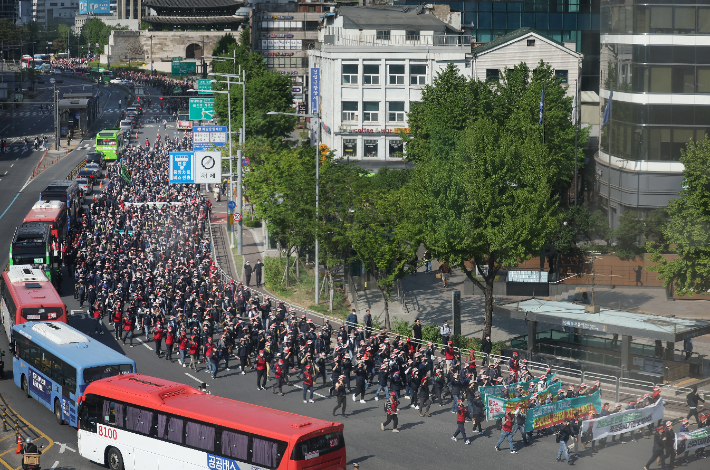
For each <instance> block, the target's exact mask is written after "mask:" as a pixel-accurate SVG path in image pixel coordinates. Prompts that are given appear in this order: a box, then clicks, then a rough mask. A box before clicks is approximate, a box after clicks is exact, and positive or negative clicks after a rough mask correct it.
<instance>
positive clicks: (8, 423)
mask: <svg viewBox="0 0 710 470" xmlns="http://www.w3.org/2000/svg"><path fill="white" fill-rule="evenodd" d="M0 412H2V430H3V431H5V432H7V431H10V430H13V431H14V433H15V437H16V438H17V437H22V434H23V430H22V428H21V422H20V419H19V418H18V417H17V416H16V415H15V413H14V412H13V411H12V408H10V405H8V404H7V402H6V401H5V398H4V397H3V396H2V395H0ZM24 435H25V436H24V437H25V438H28V437H33V436H30V434H28V433H27V431H24ZM35 437H36V436H35ZM22 440H23V442H24V440H25V439H22ZM15 442H17V440H16V441H15Z"/></svg>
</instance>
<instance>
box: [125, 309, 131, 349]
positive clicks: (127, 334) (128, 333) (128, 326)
mask: <svg viewBox="0 0 710 470" xmlns="http://www.w3.org/2000/svg"><path fill="white" fill-rule="evenodd" d="M126 338H130V340H131V347H133V320H132V319H131V316H130V315H124V317H123V344H124V345H125V344H126Z"/></svg>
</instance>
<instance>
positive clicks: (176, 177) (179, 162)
mask: <svg viewBox="0 0 710 470" xmlns="http://www.w3.org/2000/svg"><path fill="white" fill-rule="evenodd" d="M169 171H170V175H169V177H170V178H169V179H170V183H171V184H172V183H183V184H192V183H194V182H195V153H194V152H170V169H169Z"/></svg>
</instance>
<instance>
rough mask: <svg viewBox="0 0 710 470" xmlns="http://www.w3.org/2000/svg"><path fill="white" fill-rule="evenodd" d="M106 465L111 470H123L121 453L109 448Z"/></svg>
mask: <svg viewBox="0 0 710 470" xmlns="http://www.w3.org/2000/svg"><path fill="white" fill-rule="evenodd" d="M106 463H107V464H108V468H110V469H111V470H123V457H121V451H120V450H118V449H116V448H115V447H109V449H108V455H107V456H106Z"/></svg>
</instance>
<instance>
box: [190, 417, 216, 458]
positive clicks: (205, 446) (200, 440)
mask: <svg viewBox="0 0 710 470" xmlns="http://www.w3.org/2000/svg"><path fill="white" fill-rule="evenodd" d="M185 444H186V445H188V446H190V447H196V448H198V449H202V450H208V451H210V452H214V427H212V426H208V425H206V424H200V423H195V422H192V421H188V422H187V425H186V426H185Z"/></svg>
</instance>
